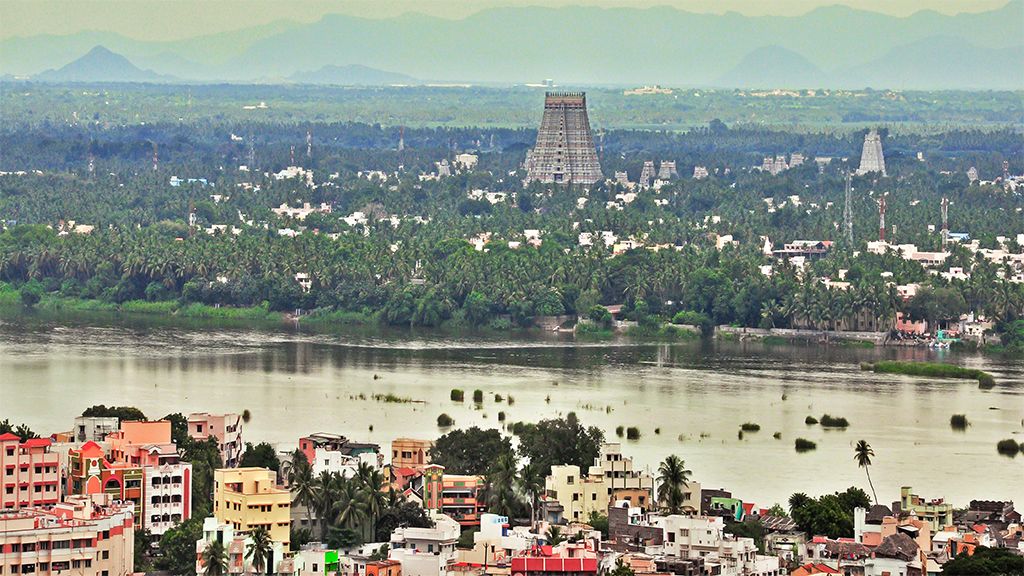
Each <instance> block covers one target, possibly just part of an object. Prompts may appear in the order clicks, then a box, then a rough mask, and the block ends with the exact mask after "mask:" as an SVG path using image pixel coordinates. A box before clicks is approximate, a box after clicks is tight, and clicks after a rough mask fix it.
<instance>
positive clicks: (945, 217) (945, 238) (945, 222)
mask: <svg viewBox="0 0 1024 576" xmlns="http://www.w3.org/2000/svg"><path fill="white" fill-rule="evenodd" d="M940 206H942V248H943V249H945V248H946V243H947V242H949V198H946V197H945V196H943V198H942V202H941V204H940Z"/></svg>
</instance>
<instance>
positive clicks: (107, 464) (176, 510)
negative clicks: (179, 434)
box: [68, 420, 192, 536]
mask: <svg viewBox="0 0 1024 576" xmlns="http://www.w3.org/2000/svg"><path fill="white" fill-rule="evenodd" d="M106 439H107V442H108V444H109V446H110V448H109V452H108V453H107V454H104V452H103V449H102V448H101V447H100V446H99V445H98V444H96V443H95V442H91V441H90V442H86V444H85V445H83V446H82V448H81V449H79V450H72V451H71V452H70V455H69V462H70V466H69V472H68V476H69V482H68V493H69V494H96V493H99V492H106V493H108V494H115V495H120V496H121V497H122V498H124V499H128V500H131V501H132V502H135V503H136V505H137V519H138V522H139V525H140V526H142V527H143V528H146V529H148V530H149V531H150V532H151V533H152V534H153V535H154V536H160V535H162V534H163V533H164V532H166V531H167V530H168V529H169V528H172V527H174V526H175V525H177V524H178V523H180V522H182V521H184V520H187V519H189V518H190V517H191V516H192V464H190V463H188V462H183V461H182V460H181V458H180V457H179V456H178V448H177V445H175V444H174V442H172V441H171V422H170V421H168V420H158V421H154V422H132V421H126V422H122V423H121V427H120V428H119V429H118V430H116V431H114V432H111V433H109V434H107V436H106Z"/></svg>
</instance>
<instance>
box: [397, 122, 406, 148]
mask: <svg viewBox="0 0 1024 576" xmlns="http://www.w3.org/2000/svg"><path fill="white" fill-rule="evenodd" d="M403 150H405V126H399V127H398V151H399V152H401V151H403Z"/></svg>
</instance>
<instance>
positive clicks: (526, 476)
mask: <svg viewBox="0 0 1024 576" xmlns="http://www.w3.org/2000/svg"><path fill="white" fill-rule="evenodd" d="M519 489H520V490H522V491H523V493H524V494H526V496H527V497H528V498H529V499H530V524H531V525H532V524H533V523H534V522H536V521H537V518H536V514H537V497H538V495H539V494H540V493H541V491H543V490H544V476H543V475H542V474H541V473H540V467H539V466H537V465H536V464H533V463H530V464H527V465H526V466H523V469H522V470H520V471H519Z"/></svg>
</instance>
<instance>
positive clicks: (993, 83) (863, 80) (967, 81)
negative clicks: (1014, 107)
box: [842, 37, 1024, 90]
mask: <svg viewBox="0 0 1024 576" xmlns="http://www.w3.org/2000/svg"><path fill="white" fill-rule="evenodd" d="M1022 65H1024V46H1014V47H1011V48H1001V49H989V48H979V47H978V46H974V45H972V44H969V43H967V42H965V41H963V40H961V39H959V38H948V37H934V38H926V39H924V40H920V41H918V42H915V43H913V44H908V45H906V46H900V47H899V48H894V49H893V50H891V51H890V52H889V53H887V54H886V55H885V56H883V57H882V58H879V59H877V60H874V61H872V62H869V63H867V64H864V65H861V66H857V67H854V68H852V69H850V70H847V71H846V72H844V73H843V75H842V76H843V81H844V83H846V84H852V85H856V86H872V87H874V86H878V87H885V88H897V89H899V88H945V87H948V86H950V85H951V83H952V84H954V85H955V86H957V87H960V88H974V89H978V88H983V89H1006V90H1013V89H1020V88H1021V84H1022V80H1021V78H1022V76H1024V73H1022V72H1021V70H1022V68H1021V66H1022Z"/></svg>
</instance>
